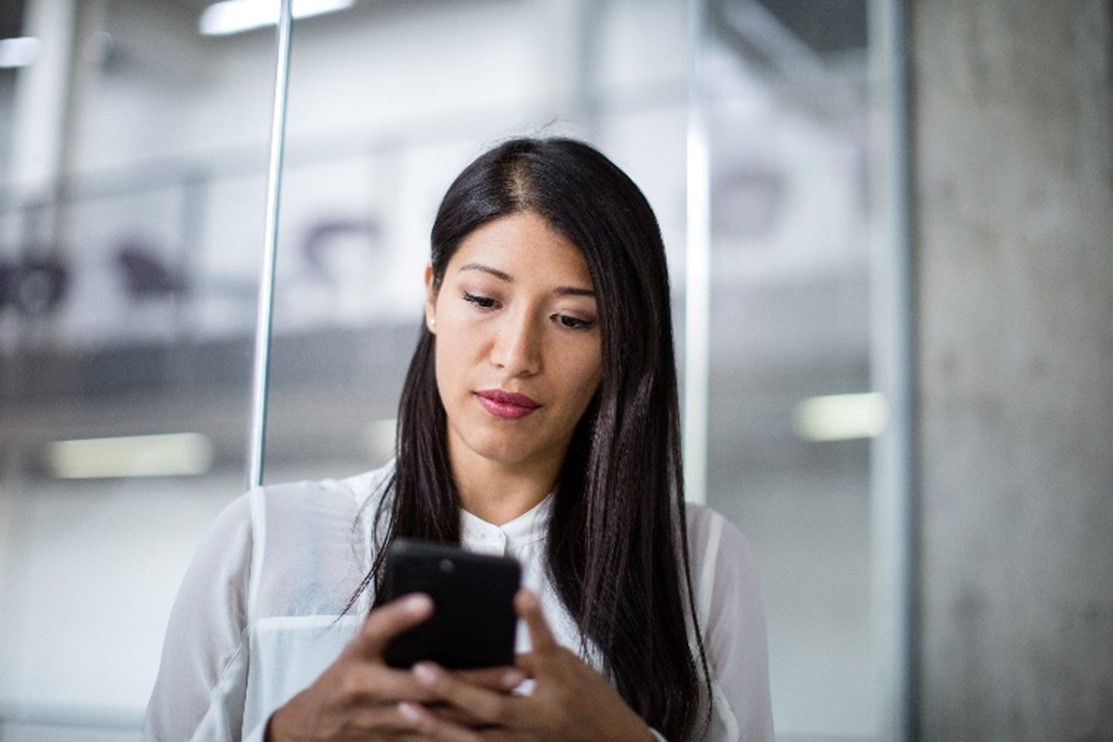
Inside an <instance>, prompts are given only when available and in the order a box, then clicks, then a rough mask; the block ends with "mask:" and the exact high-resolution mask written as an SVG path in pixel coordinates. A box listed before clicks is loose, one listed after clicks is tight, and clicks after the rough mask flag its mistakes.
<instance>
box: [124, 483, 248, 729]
mask: <svg viewBox="0 0 1113 742" xmlns="http://www.w3.org/2000/svg"><path fill="white" fill-rule="evenodd" d="M252 543H253V538H252V518H251V507H250V501H249V499H248V496H244V497H241V498H239V499H237V500H235V501H233V502H232V503H231V504H229V505H228V506H227V507H226V508H225V509H224V510H223V512H221V514H220V515H219V516H218V517H217V519H216V521H215V522H214V523H213V526H212V527H211V528H210V529H209V532H208V533H207V535H206V536H205V538H204V540H203V541H202V543H201V545H200V547H199V548H198V551H197V553H196V554H195V556H194V558H193V561H192V562H191V564H190V566H189V568H188V569H187V571H186V574H185V577H184V578H183V580H182V585H181V587H180V588H179V590H178V595H177V598H176V599H175V601H174V606H173V608H172V609H171V612H170V620H169V623H168V625H167V630H166V638H165V641H164V644H163V650H162V660H161V662H160V665H159V670H158V676H157V678H156V680H155V686H154V690H153V692H152V694H151V699H150V702H149V703H148V706H147V716H146V720H145V724H144V733H143V738H144V739H145V740H149V741H151V742H155V741H158V742H163V741H165V742H184V741H185V740H192V739H200V738H202V737H203V738H205V739H207V740H232V739H238V738H239V736H240V732H241V728H242V715H243V693H244V672H243V670H244V668H245V667H246V660H247V658H246V653H247V646H246V645H245V644H244V636H245V627H246V626H247V591H248V578H249V576H250V571H251V560H252Z"/></svg>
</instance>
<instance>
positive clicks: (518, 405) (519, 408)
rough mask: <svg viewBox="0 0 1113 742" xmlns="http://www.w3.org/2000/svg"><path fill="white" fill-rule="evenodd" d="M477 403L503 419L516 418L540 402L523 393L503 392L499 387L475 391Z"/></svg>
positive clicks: (522, 415) (528, 411)
mask: <svg viewBox="0 0 1113 742" xmlns="http://www.w3.org/2000/svg"><path fill="white" fill-rule="evenodd" d="M475 396H476V397H477V398H478V399H479V404H481V405H483V408H484V409H485V410H487V412H490V413H491V414H492V415H494V416H495V417H501V418H502V419H504V420H517V419H519V418H522V417H525V416H526V415H528V414H529V413H531V412H533V411H534V410H536V409H537V408H538V407H540V406H541V405H540V403H538V402H536V401H535V400H533V399H531V398H530V397H527V396H526V395H524V394H515V393H513V392H504V391H502V390H501V389H484V390H483V391H481V392H476V393H475Z"/></svg>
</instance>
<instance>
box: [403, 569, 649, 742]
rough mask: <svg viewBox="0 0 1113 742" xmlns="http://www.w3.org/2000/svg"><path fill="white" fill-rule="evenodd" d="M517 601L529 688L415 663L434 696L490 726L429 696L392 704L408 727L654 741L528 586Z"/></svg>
mask: <svg viewBox="0 0 1113 742" xmlns="http://www.w3.org/2000/svg"><path fill="white" fill-rule="evenodd" d="M515 607H516V608H517V611H518V615H519V616H521V617H522V618H523V619H525V622H526V625H527V627H528V628H529V635H530V641H531V643H532V645H533V648H532V650H531V651H530V652H529V653H527V654H523V655H519V657H518V663H517V665H518V667H519V668H520V669H521V670H523V671H524V672H525V673H526V675H528V676H529V677H530V678H532V679H533V681H534V688H533V692H532V693H530V694H529V695H525V696H516V695H506V694H505V693H500V692H495V691H493V690H491V689H490V688H486V687H482V686H480V685H477V684H474V683H472V682H469V680H468V679H464V678H462V677H460V676H459V675H457V674H453V673H449V672H447V671H445V670H444V669H442V668H440V667H437V666H435V665H432V664H428V663H420V664H418V665H416V666H414V669H413V676H414V679H415V680H416V681H417V683H418V684H419V685H421V686H422V687H423V688H424V689H426V690H427V691H428V693H429V694H430V695H431V696H432V697H434V698H436V699H439V700H440V701H443V702H445V703H447V704H448V706H449V708H451V709H455V710H456V711H458V712H464V711H466V712H467V714H469V715H470V716H471V717H473V718H474V719H476V720H478V721H481V722H485V723H486V724H487V725H489V726H488V727H486V728H467V727H466V726H462V725H460V724H458V723H455V721H454V720H453V719H452V718H450V717H449V716H447V715H446V714H444V713H442V712H440V711H438V710H437V709H436V708H431V707H430V706H429V705H427V704H421V703H414V702H403V703H400V704H399V705H398V711H399V712H400V713H401V714H402V715H403V716H404V717H405V719H406V720H407V721H408V722H410V724H411V726H410V728H411V729H413V730H414V731H416V732H418V733H420V734H421V735H423V736H424V738H426V739H433V740H443V741H444V742H478V741H479V740H584V741H585V742H586V741H590V742H605V741H607V740H615V741H616V742H636V741H637V740H646V741H647V742H652V740H653V739H654V738H653V735H652V733H651V732H650V731H649V728H648V727H647V726H646V724H645V722H644V721H643V720H642V719H641V717H639V716H638V715H637V714H636V713H634V711H633V710H632V709H631V708H630V707H629V706H627V705H626V703H625V702H624V701H623V700H622V697H621V696H619V694H618V691H616V690H615V689H614V687H613V686H612V685H611V684H610V683H609V682H608V681H607V679H606V678H604V677H603V676H602V675H600V674H599V673H598V672H596V671H595V670H594V669H592V668H591V667H590V666H588V665H587V664H586V663H584V662H583V661H582V660H581V659H580V658H579V657H577V656H576V655H575V654H574V653H573V652H571V651H570V650H568V649H566V648H565V647H562V646H560V645H559V644H557V642H556V640H555V639H554V638H553V634H552V631H550V630H549V626H548V624H547V623H546V622H545V618H544V616H542V614H541V606H540V604H539V603H538V600H537V597H536V596H535V595H534V594H533V593H530V592H528V591H525V590H522V591H520V592H519V593H518V595H517V597H516V598H515Z"/></svg>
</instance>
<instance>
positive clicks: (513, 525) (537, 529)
mask: <svg viewBox="0 0 1113 742" xmlns="http://www.w3.org/2000/svg"><path fill="white" fill-rule="evenodd" d="M552 509H553V493H551V492H550V493H549V494H548V495H546V496H545V499H543V500H542V501H541V502H539V503H537V504H536V505H534V506H533V507H532V508H530V509H529V510H527V511H526V512H524V513H522V514H521V515H519V516H518V517H517V518H515V519H514V520H512V521H509V522H507V523H503V524H502V525H501V526H496V525H495V524H493V523H489V522H487V521H485V520H483V519H482V518H480V517H479V516H477V515H473V514H472V513H469V512H468V511H467V510H461V511H460V543H461V544H463V546H464V547H466V548H468V549H471V550H472V551H478V552H481V553H485V554H512V553H514V552H516V551H517V550H518V549H520V548H521V547H523V546H525V545H527V544H531V543H533V542H535V541H539V540H541V539H543V538H544V537H545V535H546V534H547V533H548V530H549V516H550V515H551V513H552Z"/></svg>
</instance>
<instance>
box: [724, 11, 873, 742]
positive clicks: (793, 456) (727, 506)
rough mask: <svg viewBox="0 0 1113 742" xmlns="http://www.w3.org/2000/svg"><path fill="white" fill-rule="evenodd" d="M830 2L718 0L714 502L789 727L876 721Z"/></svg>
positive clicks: (858, 28)
mask: <svg viewBox="0 0 1113 742" xmlns="http://www.w3.org/2000/svg"><path fill="white" fill-rule="evenodd" d="M824 7H825V8H826V9H827V12H819V10H818V9H817V6H816V5H815V4H808V3H802V2H772V1H771V0H763V2H750V3H742V2H722V3H715V4H713V8H714V9H715V10H714V12H713V13H712V18H713V38H712V42H711V43H710V44H709V47H708V49H707V54H708V69H709V73H708V76H709V88H710V89H711V91H712V92H711V104H710V106H711V124H710V125H711V151H712V157H711V161H712V163H713V172H712V224H713V227H712V276H713V281H712V289H711V291H712V293H711V306H712V316H711V378H710V392H709V396H710V399H709V408H710V410H711V411H712V412H711V415H710V431H709V438H710V441H711V442H710V445H709V451H708V455H709V463H708V480H709V502H710V504H711V505H712V506H714V507H715V508H717V509H718V510H720V511H721V512H723V513H724V514H727V515H728V516H730V517H731V518H732V519H733V520H734V521H735V522H737V523H738V524H739V525H740V526H741V528H742V529H743V531H744V532H745V533H746V534H747V535H748V536H749V537H750V540H751V542H752V543H753V547H754V551H755V554H756V557H757V561H758V564H759V567H760V569H761V573H762V585H763V589H764V598H765V605H766V612H767V616H766V618H767V621H768V627H769V643H770V660H771V683H772V692H773V707H774V714H775V717H776V722H777V731H778V738H779V739H782V740H797V739H806V740H822V739H840V740H848V739H871V738H872V737H873V723H874V716H875V700H874V697H873V690H874V689H873V686H872V680H871V678H872V674H871V673H872V669H873V665H872V654H871V650H872V647H871V633H870V609H871V603H870V595H869V588H870V574H871V573H870V535H869V522H870V518H869V492H870V488H869V475H870V461H869V457H870V445H869V436H870V435H873V434H876V433H877V432H878V426H879V424H880V422H881V421H880V418H879V417H878V415H879V414H880V410H879V404H878V401H877V400H876V398H874V397H873V396H871V395H869V394H867V393H868V392H869V391H870V378H869V358H870V357H869V351H870V348H869V337H870V336H869V306H868V299H869V294H870V291H869V277H870V266H869V262H868V257H869V256H868V235H869V224H870V221H871V218H872V217H871V211H870V204H869V203H867V201H866V194H867V192H868V184H867V182H866V176H867V173H868V167H867V162H866V151H867V146H866V145H867V141H866V131H867V126H866V124H867V121H866V118H867V101H866V64H867V59H866V48H865V44H866V28H865V3H864V2H859V3H854V2H837V3H828V4H825V5H824ZM842 395H854V396H842ZM858 395H861V396H858Z"/></svg>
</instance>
